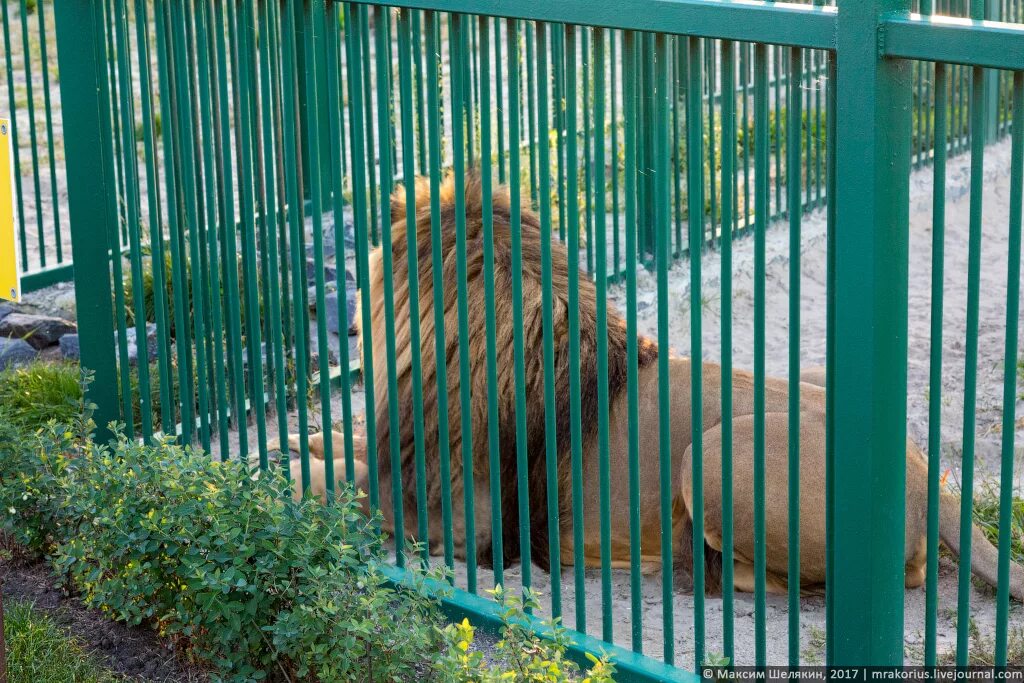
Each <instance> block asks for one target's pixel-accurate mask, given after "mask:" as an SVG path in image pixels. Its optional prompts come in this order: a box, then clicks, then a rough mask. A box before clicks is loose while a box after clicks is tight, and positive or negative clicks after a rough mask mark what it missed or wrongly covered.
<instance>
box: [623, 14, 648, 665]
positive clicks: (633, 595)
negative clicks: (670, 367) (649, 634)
mask: <svg viewBox="0 0 1024 683" xmlns="http://www.w3.org/2000/svg"><path fill="white" fill-rule="evenodd" d="M622 57H623V65H622V68H623V73H626V74H634V73H635V72H636V71H635V70H636V65H637V39H636V33H635V32H633V31H624V32H623V34H622ZM622 85H623V88H624V91H623V95H622V110H623V112H622V113H623V116H624V118H625V121H624V128H623V137H624V138H625V141H624V144H625V147H626V150H625V152H626V154H625V159H624V162H625V167H624V174H625V175H624V178H623V180H624V184H625V199H626V216H625V225H626V400H627V410H628V416H629V417H628V427H627V429H628V436H629V449H628V450H629V598H630V623H631V625H632V646H633V651H634V652H643V647H644V625H643V608H642V604H643V583H642V582H641V577H640V558H641V552H640V551H641V548H640V543H641V534H640V408H639V403H640V401H639V386H638V374H639V372H638V371H639V368H638V366H637V357H638V354H639V349H638V346H639V343H638V340H637V332H636V317H637V305H636V268H637V262H638V261H639V255H638V254H637V225H636V147H637V145H636V141H637V138H636V130H635V128H636V119H637V106H638V102H637V99H638V97H637V92H636V79H635V78H633V77H632V76H630V77H629V78H624V79H623V83H622Z"/></svg>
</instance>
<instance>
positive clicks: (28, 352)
mask: <svg viewBox="0 0 1024 683" xmlns="http://www.w3.org/2000/svg"><path fill="white" fill-rule="evenodd" d="M35 357H36V350H35V349H34V348H32V346H30V345H29V343H28V342H26V341H25V340H23V339H8V338H7V337H0V370H6V369H7V368H9V367H11V366H12V365H18V364H21V363H27V362H29V361H30V360H32V359H33V358H35Z"/></svg>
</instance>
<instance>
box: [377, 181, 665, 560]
mask: <svg viewBox="0 0 1024 683" xmlns="http://www.w3.org/2000/svg"><path fill="white" fill-rule="evenodd" d="M464 189H465V193H464V195H463V201H464V202H465V206H466V212H465V215H466V226H465V235H466V268H467V277H468V286H467V288H466V289H467V296H468V299H467V311H468V315H467V319H468V329H469V337H468V345H469V358H470V363H469V364H470V376H471V378H472V384H471V387H470V394H471V397H472V399H471V401H470V408H471V410H472V426H473V430H472V431H473V434H472V437H473V440H472V462H473V481H474V489H475V509H476V515H475V521H476V532H477V539H478V541H477V542H478V558H479V560H480V561H481V562H482V563H485V564H490V563H491V561H492V558H491V542H490V506H489V499H490V493H489V490H490V489H489V479H488V477H489V470H490V467H489V454H488V434H487V391H488V387H487V375H486V363H485V362H484V361H485V358H486V355H485V353H486V339H487V335H486V320H485V311H486V305H485V298H484V293H485V287H484V280H483V277H484V240H483V216H482V191H481V186H480V183H479V180H478V179H477V178H476V177H474V176H471V177H470V178H468V179H467V181H466V184H465V187H464ZM429 197H430V192H429V185H428V184H427V183H426V182H425V181H423V180H420V181H418V182H417V183H416V209H415V227H416V245H417V253H418V272H419V279H418V281H419V301H420V302H421V303H420V335H421V349H420V352H421V357H422V369H423V373H422V374H423V385H422V386H423V392H422V399H423V409H424V423H425V424H426V425H427V426H428V427H427V429H425V430H424V452H425V453H426V464H427V470H428V477H427V479H428V491H427V496H428V509H429V510H430V511H431V513H430V514H431V517H430V521H431V522H432V526H434V528H436V529H437V530H438V531H440V527H439V526H437V525H436V523H438V522H439V521H440V520H439V519H438V517H437V512H438V511H439V510H440V509H441V490H442V483H441V480H440V477H439V476H437V474H438V473H439V467H440V462H439V461H440V449H439V441H438V430H437V429H436V428H435V427H436V425H437V424H438V412H437V410H438V401H437V382H436V368H437V361H436V354H435V340H434V315H433V310H434V308H433V296H434V285H433V265H432V253H431V250H432V244H431V219H430V205H429ZM455 200H456V198H455V184H454V182H453V181H452V179H451V177H449V178H448V179H446V180H445V182H444V184H443V185H442V186H441V188H440V206H441V215H440V228H441V229H440V237H441V252H442V255H443V260H442V264H441V268H442V269H443V270H442V272H443V282H444V290H443V293H444V329H445V340H446V349H445V353H446V367H447V370H448V371H447V373H446V380H447V391H448V434H449V439H448V441H449V443H450V459H451V472H452V477H451V484H452V487H451V495H452V502H453V507H454V513H455V514H454V515H453V522H454V526H455V528H456V531H460V530H462V531H464V523H463V521H462V519H463V510H464V507H463V503H462V501H463V496H464V489H463V476H462V471H463V453H462V446H463V444H462V431H461V416H462V405H461V400H460V376H459V340H458V330H459V326H458V306H457V291H456V290H457V288H456V286H455V283H456V282H457V281H458V280H457V272H456V266H457V252H456V230H455ZM510 210H511V205H510V199H509V195H508V193H507V191H500V192H496V193H495V195H494V201H493V220H494V223H493V225H494V241H493V244H494V277H495V288H494V289H495V313H496V315H495V324H496V327H495V339H496V352H497V387H496V393H497V397H498V403H499V405H498V415H499V416H500V418H499V421H498V440H499V443H500V456H499V462H500V463H501V471H500V477H501V490H502V496H501V513H502V524H503V529H504V535H503V546H504V555H505V561H506V562H509V561H512V560H514V559H517V558H518V556H519V532H518V524H519V508H518V494H519V492H518V485H517V477H516V475H517V469H516V404H515V372H514V371H515V359H514V353H513V349H514V327H513V288H512V284H513V268H512V239H511V230H510V225H509V223H510ZM521 215H522V229H521V235H522V263H523V273H522V287H523V316H524V317H523V340H522V341H523V348H524V349H526V352H525V357H524V361H525V377H526V391H525V394H526V396H527V397H528V399H529V400H528V401H527V415H526V444H527V448H526V450H527V457H528V463H529V464H528V468H529V473H528V481H529V491H528V495H529V501H530V503H529V507H530V529H531V535H530V536H531V541H532V542H531V554H532V558H533V560H534V561H535V562H537V564H538V565H539V566H541V567H542V568H545V569H546V568H548V567H549V565H550V558H549V549H548V515H547V505H546V501H547V477H546V473H545V462H546V457H545V430H544V401H543V400H541V399H539V397H542V396H543V395H544V355H543V353H541V352H540V349H542V348H543V332H544V328H543V316H542V313H543V307H542V296H543V295H542V283H541V275H542V273H541V249H542V245H543V240H544V239H545V238H546V237H547V236H546V235H545V234H544V232H543V231H542V230H541V227H540V223H539V220H538V218H537V216H536V214H534V213H533V212H532V211H530V210H528V209H526V208H524V209H523V211H522V214H521ZM391 216H392V221H393V224H392V230H391V238H392V245H393V250H392V254H393V257H394V265H393V268H394V271H393V273H394V274H393V280H392V281H393V282H394V305H395V319H396V320H397V321H408V320H410V307H409V288H408V278H409V261H408V259H407V258H406V256H407V254H408V251H407V232H406V231H407V229H408V226H407V224H406V205H405V191H404V189H399V190H398V191H397V192H396V193H395V194H394V195H393V197H392V204H391ZM382 256H383V255H382V253H381V252H380V251H377V252H375V253H374V260H375V261H376V260H377V259H382ZM370 274H371V278H374V279H373V281H371V282H370V291H371V306H372V310H371V312H370V321H371V326H372V329H373V330H374V331H375V333H376V332H379V331H382V330H384V329H385V326H384V315H385V301H384V291H383V290H384V287H383V276H384V274H383V268H380V267H376V264H371V267H370ZM572 276H573V277H576V274H573V275H572ZM551 277H552V292H553V301H552V310H553V321H554V324H553V337H554V367H555V383H554V389H555V406H556V409H555V410H556V415H557V421H556V422H557V427H556V433H557V444H556V451H557V453H558V473H559V484H558V489H559V491H563V492H565V491H568V490H569V488H570V487H569V477H570V464H569V455H570V450H571V439H570V434H571V432H570V411H569V396H570V391H569V360H570V359H569V314H570V311H569V306H568V283H569V277H570V273H569V269H568V261H567V254H566V251H565V249H564V248H562V247H560V246H558V245H555V246H554V248H553V249H552V250H551ZM577 281H578V282H579V309H578V310H579V316H580V330H581V334H580V377H581V415H582V420H581V424H582V426H583V441H584V444H588V443H589V442H590V441H592V440H593V439H594V438H595V436H596V428H597V427H596V425H597V338H596V327H597V326H596V308H597V304H596V290H595V287H594V285H593V283H592V282H590V280H588V279H586V278H578V280H577ZM385 336H386V335H384V334H375V335H374V340H373V368H374V372H373V377H374V386H375V387H376V388H377V389H376V396H375V402H376V411H375V415H376V418H377V425H376V426H377V439H376V443H377V451H378V454H379V456H380V475H381V480H380V482H381V483H380V488H381V497H382V508H384V509H388V508H389V507H390V504H389V503H388V504H385V501H384V499H385V498H387V499H388V501H390V484H389V483H388V482H389V480H390V476H391V461H390V459H389V458H388V457H386V454H388V453H390V437H391V426H390V424H389V417H388V397H387V392H386V390H385V389H386V387H387V386H388V385H387V380H388V367H387V355H386V351H387V348H386V339H385V338H384V337H385ZM410 343H411V340H410V328H409V325H407V324H400V325H399V326H398V327H397V329H396V330H395V347H396V354H395V356H396V368H395V380H396V383H397V388H398V395H397V398H398V407H399V416H398V423H399V430H400V436H399V443H400V449H401V462H402V469H403V477H402V489H403V494H404V495H403V505H404V508H405V517H406V529H407V530H413V529H415V528H416V524H415V522H416V512H415V511H416V481H415V467H414V466H413V463H414V458H415V447H414V446H415V443H414V438H413V437H414V434H413V412H412V411H413V401H412V366H413V364H412V354H411V348H410ZM639 349H640V350H639V364H640V367H645V366H647V365H650V364H651V363H653V362H654V360H655V359H656V357H657V349H656V347H655V346H654V345H653V344H651V343H649V342H646V341H644V340H641V343H640V345H639ZM626 367H627V362H626V327H625V323H624V321H623V320H621V319H620V318H619V317H618V316H616V315H615V314H614V313H613V312H611V311H609V315H608V389H609V397H610V399H612V400H613V399H614V398H615V397H616V396H617V395H618V394H619V393H620V392H621V391H622V390H623V389H624V387H625V383H626ZM569 505H570V502H569V500H568V498H567V497H566V496H562V497H561V500H559V508H560V520H561V522H562V526H565V521H566V520H568V519H569ZM431 538H433V539H437V538H440V534H438V535H435V534H434V533H433V532H432V533H431ZM456 539H459V534H458V533H456ZM457 550H461V552H462V553H464V552H465V549H464V547H461V548H460V549H457Z"/></svg>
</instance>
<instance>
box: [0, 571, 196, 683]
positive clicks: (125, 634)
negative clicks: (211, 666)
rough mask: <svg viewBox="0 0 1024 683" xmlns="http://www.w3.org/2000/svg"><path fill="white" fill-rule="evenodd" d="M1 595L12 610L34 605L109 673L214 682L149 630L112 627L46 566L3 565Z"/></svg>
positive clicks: (135, 677) (134, 677)
mask: <svg viewBox="0 0 1024 683" xmlns="http://www.w3.org/2000/svg"><path fill="white" fill-rule="evenodd" d="M0 590H2V592H3V599H4V601H5V602H6V603H7V604H10V602H11V601H13V600H19V601H23V602H27V603H30V604H32V605H33V606H34V608H35V609H36V610H39V611H40V612H43V613H45V614H46V615H47V616H49V617H50V618H51V619H53V620H54V621H55V622H56V623H57V624H58V625H59V626H60V627H61V628H63V629H65V630H66V631H68V632H69V634H70V635H71V636H73V637H74V638H75V640H76V641H78V643H79V644H80V645H81V646H82V647H83V648H84V649H85V650H86V651H87V652H89V653H90V654H92V655H93V656H94V657H96V659H97V660H98V661H99V663H100V664H102V665H103V666H105V667H106V668H108V669H110V670H112V671H115V672H117V673H119V674H122V675H124V676H126V677H128V679H129V680H135V681H161V682H172V681H173V682H175V683H178V682H181V683H201V682H203V681H207V680H209V678H208V677H207V675H206V674H205V673H204V672H203V671H201V670H200V669H198V668H196V667H194V666H192V665H190V664H188V663H187V662H185V661H183V659H182V657H181V654H180V653H178V652H176V651H175V650H174V649H173V648H172V647H171V646H170V645H169V644H168V643H167V642H165V641H163V640H161V639H160V638H159V637H158V636H157V634H156V633H155V632H154V631H153V630H152V629H151V628H149V627H148V626H129V625H127V624H123V623H119V622H115V621H111V620H110V619H109V618H108V617H107V616H105V615H104V614H103V613H102V612H100V611H98V610H93V609H88V608H86V607H83V606H82V603H81V602H80V601H79V599H78V598H77V597H75V596H73V595H69V594H68V593H67V592H66V591H65V590H63V589H62V588H61V587H60V586H59V581H58V579H57V577H55V576H54V574H53V572H52V571H51V570H50V568H49V566H47V564H46V563H45V562H41V561H36V562H26V561H22V560H18V559H14V560H7V559H5V560H0Z"/></svg>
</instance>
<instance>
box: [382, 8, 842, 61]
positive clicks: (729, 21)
mask: <svg viewBox="0 0 1024 683" xmlns="http://www.w3.org/2000/svg"><path fill="white" fill-rule="evenodd" d="M363 4H366V5H386V6H389V7H408V8H410V9H426V10H438V11H441V12H453V13H466V14H474V15H484V16H492V17H505V18H508V19H526V20H530V21H546V22H554V23H566V24H580V25H587V26H595V27H603V28H618V29H625V30H632V31H656V32H660V33H672V34H677V35H688V36H700V37H703V38H721V39H723V40H737V41H744V42H756V43H772V44H776V45H790V46H793V47H807V48H816V49H822V50H834V49H835V46H836V17H837V16H838V13H837V10H836V8H835V7H818V6H813V5H806V4H797V3H792V2H761V1H760V0H634V1H633V2H631V3H630V5H629V11H625V12H624V11H623V7H622V5H620V4H616V3H610V2H587V1H586V0H561V1H560V2H551V0H519V1H518V2H515V3H509V2H507V0H402V1H401V2H399V1H397V0H368V1H367V2H365V3H363Z"/></svg>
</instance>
